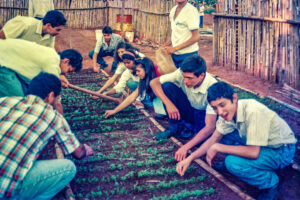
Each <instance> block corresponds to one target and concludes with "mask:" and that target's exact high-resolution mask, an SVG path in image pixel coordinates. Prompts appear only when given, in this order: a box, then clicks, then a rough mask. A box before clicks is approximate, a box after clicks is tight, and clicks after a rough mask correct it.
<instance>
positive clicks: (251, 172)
mask: <svg viewBox="0 0 300 200" xmlns="http://www.w3.org/2000/svg"><path fill="white" fill-rule="evenodd" d="M207 100H208V102H209V103H210V105H211V106H212V107H213V109H214V110H215V112H216V113H217V114H218V115H219V119H218V122H217V125H216V130H215V132H214V133H213V135H212V136H211V137H210V138H209V139H208V140H206V141H205V143H203V144H202V145H201V146H200V147H199V148H198V149H197V150H196V151H195V152H193V153H192V154H191V155H190V156H189V157H188V158H186V159H185V160H183V161H181V162H179V163H178V165H177V169H176V170H177V172H178V173H179V174H180V175H181V176H183V175H184V173H185V171H186V169H187V168H188V166H189V165H190V163H191V162H192V161H193V160H194V159H196V158H199V157H201V156H203V155H204V154H206V160H207V162H208V164H209V165H210V166H212V160H213V158H214V157H215V155H216V154H217V153H218V152H219V153H224V154H227V156H226V159H225V164H224V165H225V166H224V167H226V169H227V170H228V171H229V172H230V173H232V174H233V175H235V176H236V177H238V178H239V179H241V180H243V181H245V182H247V183H248V184H250V185H253V186H256V187H258V188H259V189H261V194H260V195H259V197H258V199H261V200H266V199H268V200H272V199H275V197H276V195H277V193H278V188H279V178H278V176H277V174H276V172H275V171H276V170H279V169H282V168H284V167H286V166H287V165H289V164H290V162H291V160H292V159H293V157H294V154H295V143H296V142H297V140H296V138H295V136H294V133H293V131H292V130H291V129H290V127H289V125H288V124H287V123H286V122H285V121H284V120H283V119H282V118H280V117H279V116H278V115H277V114H276V113H275V112H274V111H272V110H270V109H269V108H268V107H266V106H265V105H263V104H261V103H259V102H257V101H256V100H254V99H242V100H238V97H237V94H235V93H234V91H233V89H232V88H231V87H230V85H228V84H227V83H224V82H218V83H215V84H214V85H212V86H211V87H210V88H209V89H208V95H207ZM221 139H222V140H221ZM220 141H221V142H220ZM219 142H220V143H219Z"/></svg>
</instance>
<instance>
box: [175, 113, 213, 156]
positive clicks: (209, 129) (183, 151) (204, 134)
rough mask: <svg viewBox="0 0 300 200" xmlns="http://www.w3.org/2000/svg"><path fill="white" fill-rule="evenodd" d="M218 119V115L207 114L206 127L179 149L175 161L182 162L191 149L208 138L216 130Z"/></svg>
mask: <svg viewBox="0 0 300 200" xmlns="http://www.w3.org/2000/svg"><path fill="white" fill-rule="evenodd" d="M216 119H217V115H213V114H206V116H205V127H204V128H202V129H201V130H200V131H199V132H198V133H197V135H196V136H195V137H194V138H193V139H191V140H190V141H189V142H188V143H186V144H185V145H183V146H182V147H180V148H179V149H178V151H177V152H176V153H175V160H177V161H182V160H183V159H185V157H186V155H187V152H188V151H189V150H190V149H191V148H193V147H194V146H196V145H197V144H199V143H200V142H202V141H204V140H205V139H206V138H208V137H209V136H210V135H211V134H212V133H213V131H214V130H215V127H216Z"/></svg>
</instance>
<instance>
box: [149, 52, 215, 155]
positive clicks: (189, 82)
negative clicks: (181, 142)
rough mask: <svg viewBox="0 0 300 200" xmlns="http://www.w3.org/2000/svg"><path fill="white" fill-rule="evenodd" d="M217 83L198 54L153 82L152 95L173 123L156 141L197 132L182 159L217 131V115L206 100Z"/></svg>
mask: <svg viewBox="0 0 300 200" xmlns="http://www.w3.org/2000/svg"><path fill="white" fill-rule="evenodd" d="M215 82H216V79H215V78H213V77H212V76H211V75H210V74H209V73H207V72H206V63H205V61H204V59H203V58H201V57H200V56H198V55H192V56H190V57H188V58H186V59H185V60H184V61H183V63H182V65H181V67H180V69H177V70H176V71H175V72H172V73H170V74H166V75H163V76H161V77H158V78H156V79H153V80H152V81H151V82H150V85H151V88H152V90H153V92H154V93H155V95H156V96H157V97H158V98H160V100H161V101H162V102H163V103H164V106H165V109H166V111H167V113H168V117H169V124H170V125H169V128H168V129H167V130H165V131H164V132H160V133H159V134H158V135H157V136H156V139H157V140H159V139H165V138H169V137H170V136H179V137H183V138H188V139H189V138H191V137H193V136H194V134H196V133H198V134H197V135H196V136H195V137H194V138H193V139H192V140H191V141H190V142H189V143H187V144H186V145H185V146H184V148H185V150H181V153H180V156H178V157H180V159H183V158H184V157H185V155H186V153H187V151H188V150H189V149H190V148H192V147H193V146H195V145H196V144H198V143H199V142H202V141H204V140H205V139H206V138H207V137H209V136H210V135H211V134H212V132H213V131H214V129H215V123H216V114H215V112H214V111H213V109H212V108H211V107H210V106H209V105H207V104H208V103H207V100H206V96H207V89H208V88H209V87H210V86H211V85H212V84H214V83H215ZM184 151H185V152H184ZM176 153H177V152H176ZM180 159H179V160H180Z"/></svg>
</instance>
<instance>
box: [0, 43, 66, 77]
mask: <svg viewBox="0 0 300 200" xmlns="http://www.w3.org/2000/svg"><path fill="white" fill-rule="evenodd" d="M0 65H1V66H3V67H6V68H9V69H11V70H13V71H15V72H17V73H19V74H21V75H22V76H24V77H26V78H28V79H30V80H31V79H32V78H33V77H35V76H37V75H38V74H39V73H40V72H48V73H51V74H54V75H55V76H57V77H59V75H60V73H61V69H60V57H59V55H58V54H57V53H56V51H55V50H54V49H53V48H50V47H45V46H41V45H38V44H36V43H34V42H29V41H26V40H20V39H6V40H0Z"/></svg>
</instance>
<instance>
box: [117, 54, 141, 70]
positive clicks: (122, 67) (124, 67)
mask: <svg viewBox="0 0 300 200" xmlns="http://www.w3.org/2000/svg"><path fill="white" fill-rule="evenodd" d="M135 54H136V55H138V56H139V57H140V58H144V57H145V55H144V54H143V53H141V52H139V51H135ZM126 69H127V67H126V66H125V64H124V63H123V62H120V63H119V64H118V67H117V69H116V72H115V74H118V75H121V74H122V73H123V72H125V71H126Z"/></svg>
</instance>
